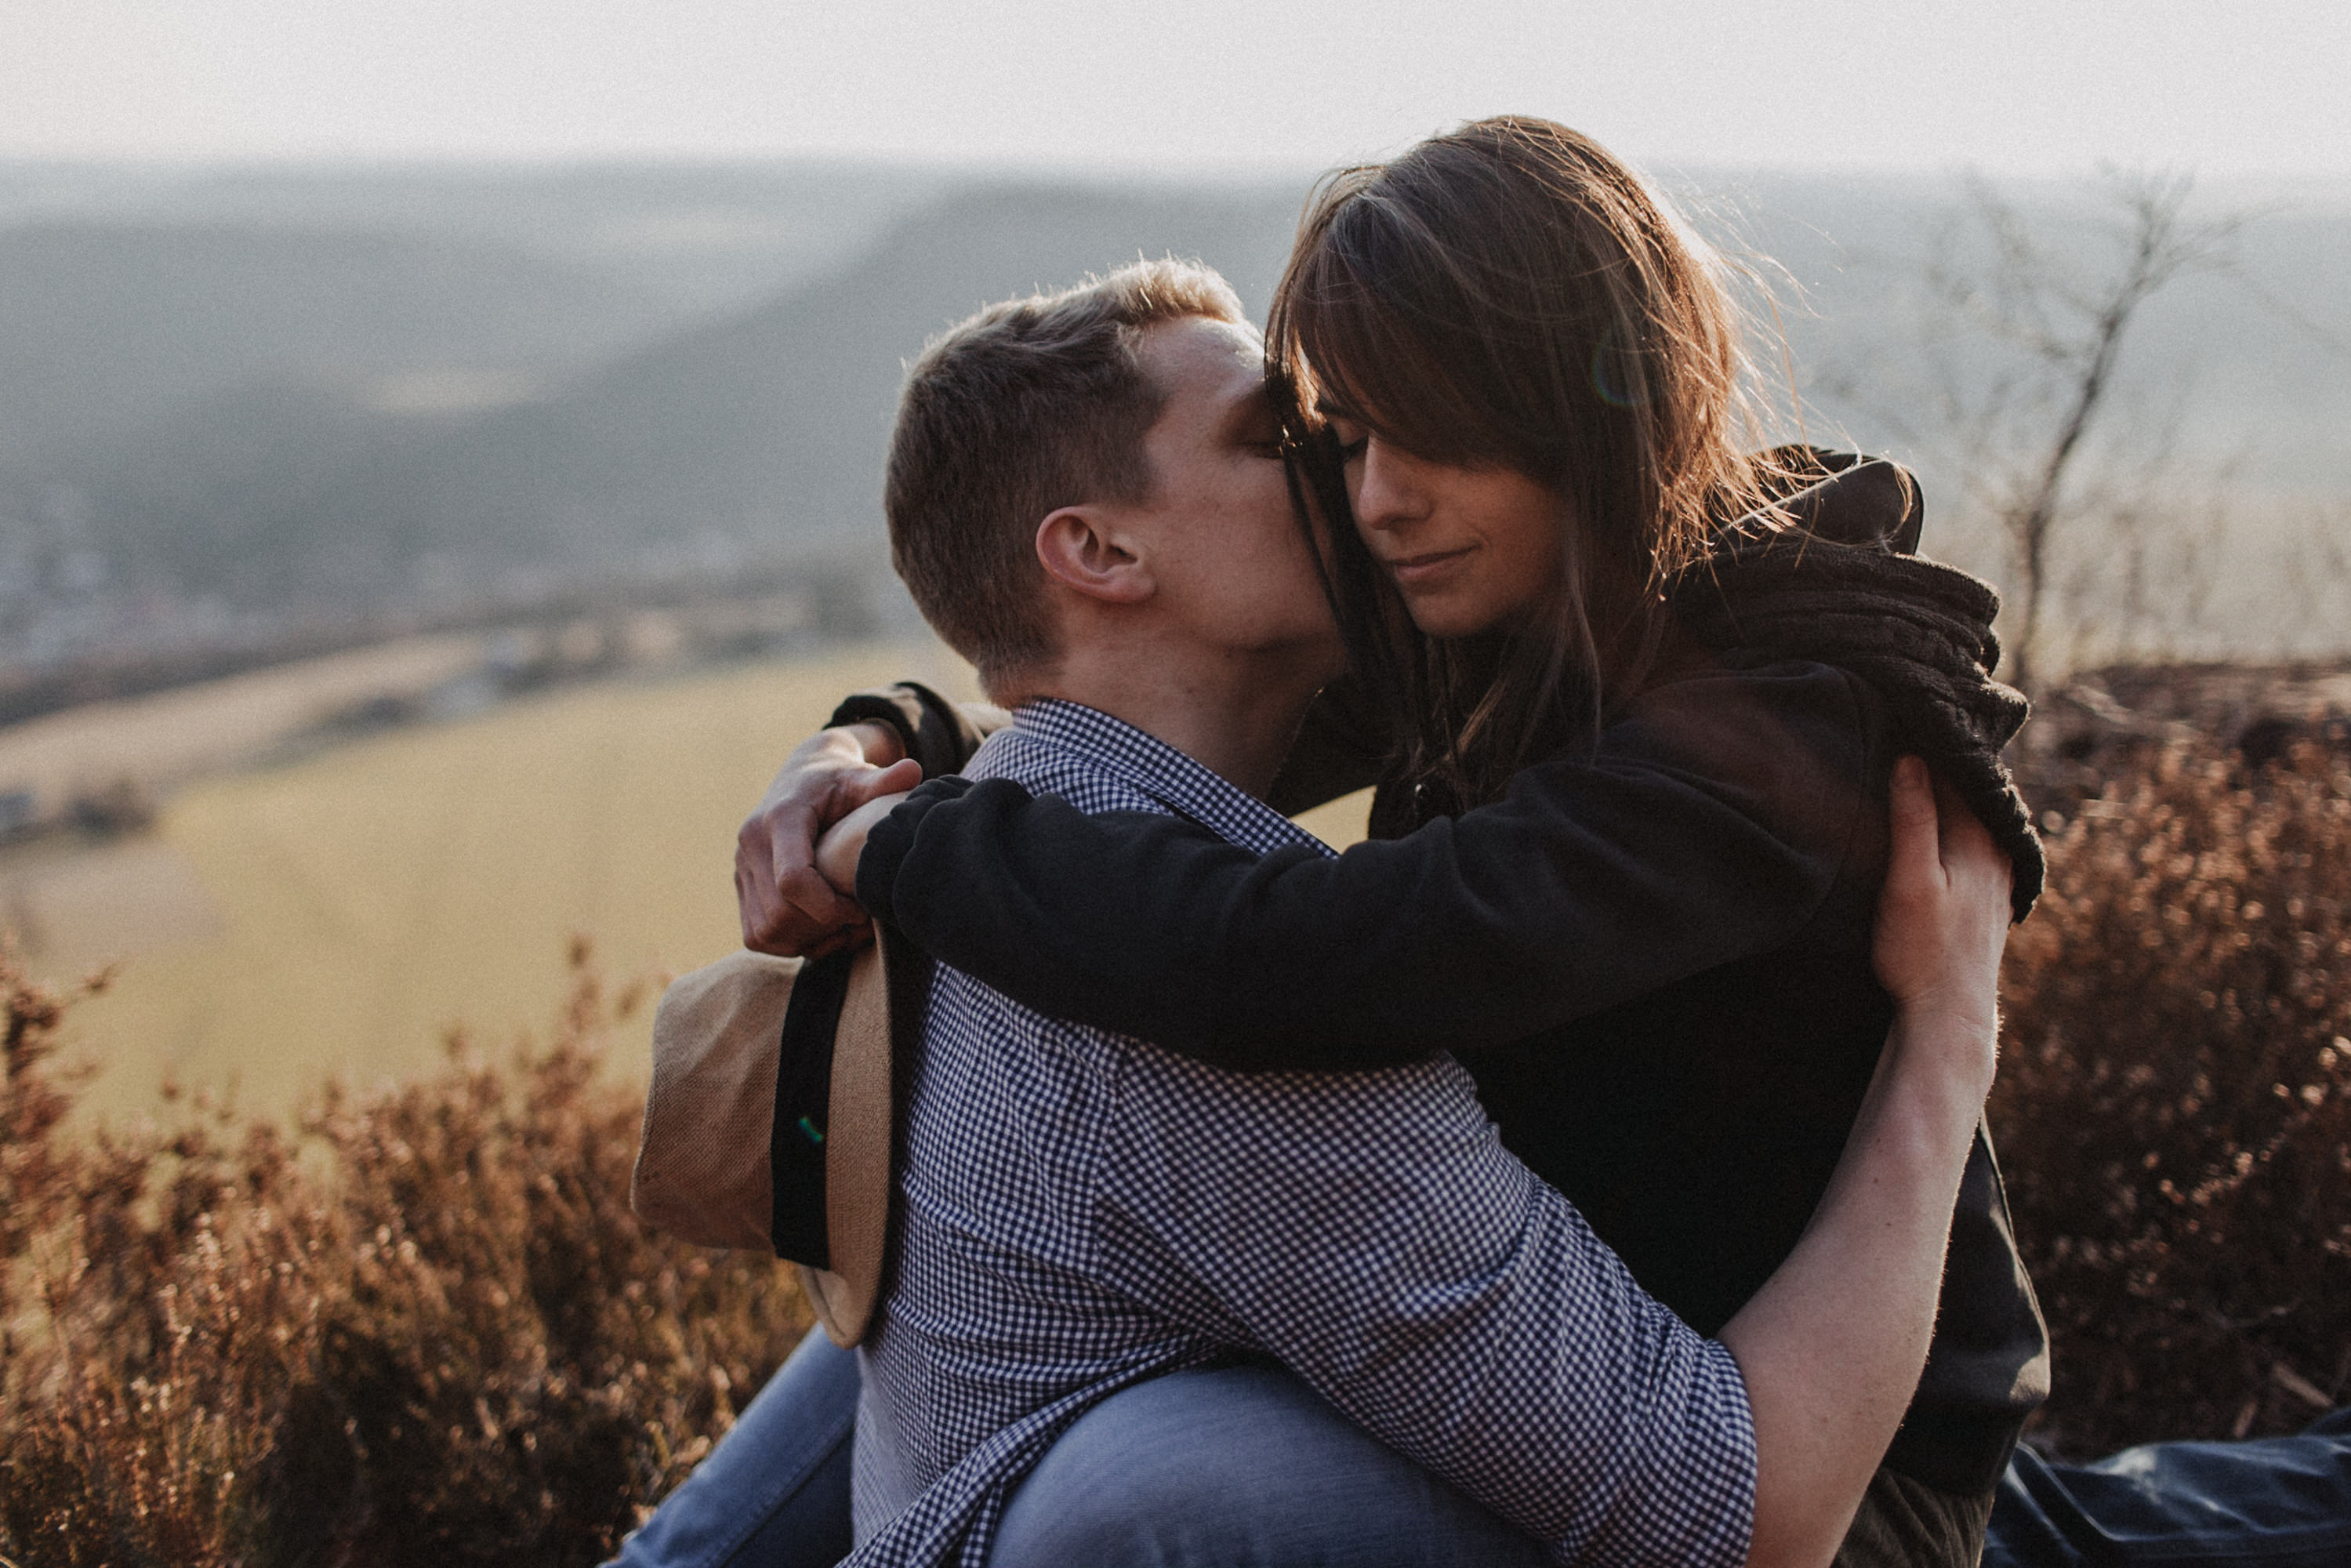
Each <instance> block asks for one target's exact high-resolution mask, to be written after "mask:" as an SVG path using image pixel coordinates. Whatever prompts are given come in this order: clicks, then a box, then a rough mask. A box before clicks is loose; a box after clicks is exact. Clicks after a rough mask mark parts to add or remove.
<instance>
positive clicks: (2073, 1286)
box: [1991, 743, 2351, 1453]
mask: <svg viewBox="0 0 2351 1568" xmlns="http://www.w3.org/2000/svg"><path fill="white" fill-rule="evenodd" d="M2105 775H2106V778H2105V788H2104V791H2103V793H2102V794H2100V795H2098V796H2097V797H2096V798H2094V799H2091V800H2085V801H2084V802H2082V803H2081V804H2080V806H2079V807H2078V808H2077V809H2076V810H2074V815H2073V817H2072V820H2071V821H2069V822H2067V823H2066V824H2065V825H2064V827H2063V828H2062V830H2061V831H2058V832H2057V833H2055V835H2054V836H2053V841H2052V843H2051V846H2050V849H2051V880H2050V888H2049V894H2048V896H2047V897H2046V898H2045V899H2044V900H2043V904H2042V906H2041V908H2040V910H2039V911H2038V912H2037V913H2036V914H2035V915H2034V916H2033V918H2032V920H2030V921H2028V922H2027V923H2026V924H2025V925H2023V926H2022V927H2021V928H2020V929H2019V930H2018V932H2017V933H2016V935H2015V936H2014V937H2013V939H2012V940H2011V944H2010V947H2009V958H2008V964H2007V968H2006V972H2005V975H2004V978H2003V990H2004V993H2005V998H2004V999H2005V1005H2006V1011H2007V1041H2006V1046H2005V1050H2004V1053H2003V1056H2002V1059H2001V1077H2000V1085H1999V1088H1998V1089H1997V1090H1996V1091H1995V1092H1994V1095H1993V1103H1992V1106H1991V1117H1992V1124H1993V1126H1994V1129H1995V1131H1996V1133H1997V1134H1998V1135H1999V1138H2000V1145H2001V1165H2002V1167H2003V1169H2004V1172H2005V1174H2006V1176H2007V1181H2008V1190H2009V1197H2010V1200H2011V1205H2012V1206H2013V1208H2014V1212H2015V1217H2016V1227H2017V1233H2018V1237H2019V1239H2020V1240H2021V1242H2022V1246H2023V1249H2024V1253H2025V1259H2026V1261H2027V1264H2028V1266H2029V1267H2030V1268H2031V1270H2032V1277H2033V1280H2034V1281H2035V1282H2036V1284H2037V1285H2038V1287H2039V1290H2040V1292H2041V1300H2042V1303H2043V1307H2044V1308H2045V1309H2046V1310H2047V1312H2048V1315H2049V1319H2050V1327H2051V1330H2052V1333H2053V1341H2054V1350H2055V1367H2056V1374H2055V1391H2054V1394H2053V1397H2052V1399H2051V1401H2050V1403H2049V1406H2048V1407H2047V1410H2046V1411H2045V1413H2044V1416H2043V1423H2042V1428H2041V1430H2042V1434H2043V1437H2045V1438H2046V1439H2047V1440H2048V1441H2050V1442H2051V1443H2052V1444H2053V1446H2055V1447H2057V1448H2061V1449H2063V1450H2066V1451H2070V1452H2074V1453H2084V1452H2102V1451H2105V1450H2106V1449H2109V1448H2118V1447H2121V1446H2124V1445H2126V1444H2128V1443H2133V1442H2143V1441H2147V1440H2148V1439H2152V1438H2158V1437H2229V1436H2232V1435H2233V1436H2244V1435H2246V1434H2249V1433H2252V1434H2264V1433H2272V1432H2282V1431H2288V1430H2292V1429H2294V1428H2295V1427H2300V1426H2302V1425H2304V1424H2305V1423H2307V1422H2308V1421H2309V1420H2310V1419H2311V1417H2312V1416H2314V1415H2316V1414H2317V1413H2318V1412H2319V1411H2320V1410H2321V1409H2323V1408H2325V1407H2326V1406H2330V1405H2333V1404H2335V1403H2338V1402H2340V1401H2341V1400H2342V1399H2343V1398H2344V1396H2345V1392H2346V1385H2351V1039H2346V1036H2351V759H2346V758H2345V757H2344V756H2343V755H2341V754H2340V753H2330V752H2327V751H2324V750H2320V749H2317V748H2314V747H2301V748H2299V749H2297V750H2295V751H2294V752H2292V753H2290V754H2289V755H2288V756H2287V757H2286V758H2284V759H2283V761H2281V762H2279V763H2277V764H2275V765H2273V766H2271V767H2269V768H2262V769H2259V770H2249V769H2248V768H2246V767H2245V766H2244V765H2243V763H2242V762H2241V760H2239V759H2237V758H2233V757H2231V755H2229V754H2227V753H2226V752H2224V751H2222V750H2221V749H2220V747H2217V746H2212V745H2210V744H2207V743H2188V744H2174V745H2170V746H2164V747H2141V748H2138V749H2137V750H2135V751H2132V752H2129V753H2126V754H2125V755H2122V756H2119V757H2117V758H2113V759H2111V760H2110V761H2108V762H2107V763H2106V764H2105Z"/></svg>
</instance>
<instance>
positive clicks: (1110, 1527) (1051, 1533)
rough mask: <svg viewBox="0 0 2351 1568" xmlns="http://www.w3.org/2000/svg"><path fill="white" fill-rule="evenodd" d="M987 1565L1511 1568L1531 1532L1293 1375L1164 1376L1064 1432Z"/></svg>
mask: <svg viewBox="0 0 2351 1568" xmlns="http://www.w3.org/2000/svg"><path fill="white" fill-rule="evenodd" d="M988 1560H989V1562H990V1563H993V1564H995V1565H996V1568H1067V1565H1068V1564H1072V1563H1084V1564H1087V1565H1088V1568H1440V1565H1451V1564H1457V1563H1458V1564H1476V1565H1477V1568H1520V1565H1521V1564H1528V1565H1531V1564H1535V1563H1548V1562H1550V1560H1551V1559H1550V1557H1549V1555H1548V1554H1547V1553H1545V1552H1544V1551H1543V1550H1542V1548H1541V1546H1540V1545H1539V1544H1537V1543H1536V1542H1535V1541H1534V1540H1533V1538H1531V1536H1527V1535H1524V1534H1521V1533H1520V1531H1517V1530H1516V1529H1514V1528H1512V1527H1511V1526H1510V1525H1509V1524H1507V1523H1505V1522H1504V1521H1502V1520H1500V1519H1499V1518H1497V1517H1496V1516H1495V1515H1494V1514H1492V1513H1489V1512H1488V1511H1486V1510H1485V1509H1484V1508H1481V1507H1480V1506H1479V1505H1478V1504H1477V1503H1475V1502H1472V1501H1470V1500H1469V1499H1468V1498H1466V1497H1464V1496H1463V1495H1462V1494H1461V1493H1459V1492H1458V1491H1456V1490H1453V1489H1452V1488H1451V1487H1450V1486H1447V1484H1446V1483H1445V1482H1443V1481H1441V1480H1439V1479H1437V1478H1436V1477H1435V1476H1432V1475H1430V1474H1429V1473H1428V1472H1427V1471H1426V1470H1424V1469H1421V1468H1420V1467H1419V1466H1418V1465H1416V1464H1414V1463H1413V1462H1412V1461H1411V1460H1409V1459H1407V1458H1405V1457H1404V1456H1403V1455H1401V1454H1399V1453H1397V1452H1396V1451H1395V1449H1393V1448H1388V1447H1386V1446H1385V1445H1384V1444H1383V1443H1381V1442H1380V1441H1379V1440H1378V1439H1377V1438H1375V1437H1373V1436H1371V1434H1369V1433H1368V1432H1365V1431H1364V1430H1363V1428H1361V1427H1357V1426H1356V1425H1355V1424H1354V1423H1353V1422H1352V1421H1349V1420H1348V1419H1347V1418H1346V1417H1345V1416H1342V1415H1340V1414H1339V1413H1338V1412H1337V1411H1336V1410H1334V1409H1332V1407H1331V1406H1329V1405H1327V1404H1325V1403H1323V1401H1322V1399H1321V1398H1320V1397H1319V1396H1316V1395H1315V1394H1314V1392H1313V1391H1312V1390H1311V1389H1309V1388H1308V1387H1307V1386H1306V1385H1304V1384H1303V1383H1301V1382H1300V1381H1299V1380H1298V1379H1297V1378H1296V1377H1294V1376H1292V1375H1290V1374H1289V1373H1288V1372H1285V1371H1282V1370H1281V1369H1280V1368H1278V1367H1270V1366H1259V1365H1246V1366H1227V1367H1216V1368H1207V1369H1200V1370H1194V1371H1188V1372H1171V1373H1169V1374H1167V1375H1165V1376H1163V1377H1155V1378H1153V1379H1151V1380H1150V1381H1149V1382H1147V1383H1141V1384H1137V1385H1135V1386H1134V1387H1132V1388H1129V1389H1125V1390H1123V1391H1122V1392H1121V1393H1119V1394H1116V1395H1113V1396H1112V1397H1110V1398H1108V1399H1106V1400H1104V1401H1102V1403H1101V1404H1100V1405H1097V1406H1094V1407H1093V1408H1092V1410H1090V1411H1088V1412H1087V1413H1086V1414H1085V1415H1084V1416H1082V1417H1081V1418H1080V1419H1079V1420H1078V1421H1077V1423H1076V1424H1075V1425H1073V1426H1072V1427H1071V1428H1070V1429H1069V1430H1068V1431H1067V1432H1065V1433H1063V1434H1062V1436H1061V1440H1060V1441H1058V1442H1056V1443H1055V1444H1054V1445H1053V1447H1052V1448H1051V1450H1050V1452H1048V1453H1047V1454H1046V1456H1045V1458H1044V1459H1043V1460H1042V1461H1041V1462H1040V1463H1039V1465H1038V1466H1037V1468H1036V1469H1034V1470H1033V1471H1031V1472H1030V1473H1029V1479H1027V1481H1026V1482H1025V1483H1023V1485H1022V1486H1021V1488H1020V1490H1019V1491H1017V1492H1015V1493H1014V1494H1013V1497H1012V1500H1011V1502H1010V1504H1009V1505H1008V1507H1007V1508H1006V1510H1005V1513H1004V1520H1003V1522H1002V1524H1001V1526H1000V1527H999V1529H998V1531H997V1536H996V1542H995V1545H994V1548H993V1550H992V1552H991V1553H990V1555H989V1559H988Z"/></svg>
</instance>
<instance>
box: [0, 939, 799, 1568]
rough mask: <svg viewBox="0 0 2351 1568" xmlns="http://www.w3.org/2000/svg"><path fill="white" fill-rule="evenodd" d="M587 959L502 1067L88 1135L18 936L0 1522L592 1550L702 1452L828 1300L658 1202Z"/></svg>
mask: <svg viewBox="0 0 2351 1568" xmlns="http://www.w3.org/2000/svg"><path fill="white" fill-rule="evenodd" d="M573 957H574V983H573V988H572V993H571V996H570V999H569V1004H568V1005H567V1007H566V1008H565V1009H564V1012H563V1014H562V1017H561V1019H559V1023H558V1025H557V1027H556V1029H555V1030H554V1032H553V1037H552V1041H551V1043H549V1044H548V1045H546V1046H545V1047H543V1048H538V1049H527V1048H520V1049H518V1050H517V1052H516V1054H515V1056H514V1059H513V1060H512V1061H510V1062H509V1063H507V1064H506V1065H503V1066H500V1065H493V1064H490V1063H487V1062H485V1061H481V1060H479V1059H478V1058H477V1057H475V1054H474V1053H473V1052H472V1051H470V1049H469V1048H468V1047H467V1045H466V1044H465V1040H463V1039H462V1037H459V1038H455V1039H453V1040H452V1042H451V1058H452V1060H451V1062H450V1065H449V1066H448V1067H447V1068H446V1069H444V1071H441V1072H439V1073H438V1074H436V1075H434V1076H433V1077H430V1078H428V1079H426V1080H424V1081H423V1082H416V1083H413V1084H411V1085H409V1086H407V1087H405V1088H402V1089H400V1090H398V1091H396V1092H383V1093H380V1094H372V1095H360V1096H354V1095H351V1094H349V1093H345V1092H329V1094H328V1096H327V1097H326V1098H325V1099H324V1101H323V1102H322V1103H320V1104H319V1106H318V1107H317V1108H316V1109H315V1110H314V1111H313V1112H312V1113H309V1114H308V1115H307V1116H305V1117H304V1118H303V1119H302V1122H301V1124H300V1126H299V1128H298V1132H297V1133H296V1134H291V1135H289V1134H284V1133H281V1132H279V1131H278V1130H277V1129H276V1128H274V1127H273V1126H271V1125H270V1124H266V1123H253V1124H238V1123H237V1122H236V1121H235V1118H233V1117H231V1116H230V1115H228V1114H226V1113H220V1112H200V1113H197V1114H194V1115H192V1116H191V1117H189V1118H188V1119H187V1121H186V1123H185V1124H184V1125H183V1126H181V1127H179V1128H177V1129H175V1130H172V1131H168V1132H157V1131H152V1130H150V1131H133V1132H127V1133H126V1132H120V1131H108V1132H103V1133H100V1134H94V1135H89V1136H73V1137H68V1136H67V1135H65V1134H64V1133H63V1131H62V1129H61V1125H60V1123H61V1119H62V1117H63V1116H64V1114H65V1112H66V1110H67V1108H68V1103H69V1094H68V1089H69V1084H68V1083H61V1082H60V1080H59V1075H58V1074H57V1072H56V1071H55V1062H54V1061H53V1060H52V1054H53V1052H54V1051H55V1049H56V1046H57V1038H58V1028H59V1023H60V1019H61V1016H62V1014H63V1011H64V1009H65V1006H66V1001H65V1000H64V999H61V998H58V997H57V996H55V995H53V994H51V993H48V992H46V991H44V990H42V989H41V988H37V987H36V986H33V985H31V984H30V983H29V982H27V981H26V979H25V977H23V975H22V974H21V973H20V972H18V971H17V970H16V967H15V966H14V964H13V963H12V962H0V1001H5V1009H6V1023H7V1034H6V1061H5V1068H6V1074H7V1076H6V1080H5V1084H0V1336H5V1337H0V1358H5V1359H0V1553H5V1555H7V1556H9V1557H11V1558H14V1559H15V1560H16V1561H17V1562H18V1563H22V1564H24V1565H25V1568H36V1565H47V1564H60V1565H63V1564H72V1565H77V1568H78V1565H81V1564H99V1563H108V1564H114V1565H116V1568H126V1565H131V1564H146V1563H155V1564H172V1565H173V1568H202V1565H205V1564H214V1563H256V1564H274V1563H287V1564H293V1563H303V1564H309V1563H319V1564H328V1563H352V1564H377V1563H382V1564H393V1563H400V1564H405V1563H512V1564H528V1563H564V1564H572V1565H576V1564H580V1563H590V1562H593V1561H595V1560H597V1559H598V1558H599V1557H600V1556H601V1555H603V1554H605V1553H607V1552H610V1551H611V1549H612V1548H613V1547H614V1546H615V1545H616V1544H617V1543H618V1542H619V1539H620V1536H621V1535H622V1532H623V1531H626V1530H627V1529H629V1528H630V1527H631V1526H632V1525H633V1524H634V1523H635V1522H636V1521H637V1520H638V1519H639V1518H640V1517H642V1512H641V1510H642V1505H643V1504H645V1503H647V1502H649V1501H651V1500H655V1499H657V1498H658V1497H659V1496H660V1495H661V1494H662V1493H663V1492H664V1491H665V1490H668V1488H670V1487H671V1486H673V1485H674V1484H675V1483H676V1482H677V1481H678V1480H680V1479H683V1478H684V1474H685V1472H686V1471H687V1470H688V1469H690V1468H691V1467H692V1465H693V1463H694V1461H695V1460H696V1459H697V1458H700V1457H701V1456H702V1454H703V1453H705V1452H706V1451H707V1449H708V1447H709V1444H710V1441H711V1440H712V1439H713V1438H715V1437H716V1436H717V1435H718V1434H720V1433H721V1432H723V1431H724V1430H725V1429H726V1427H727V1426H728V1425H730V1424H731V1423H732V1421H733V1418H734V1410H735V1406H736V1404H737V1400H738V1398H742V1397H747V1396H748V1395H749V1393H750V1391H752V1390H754V1389H756V1388H757V1387H758V1385H759V1383H760V1382H761V1381H762V1380H763V1379H764V1378H765V1377H766V1376H767V1375H768V1373H769V1372H770V1371H771V1370H772V1369H773V1368H774V1366H775V1364H776V1362H777V1361H778V1359H779V1357H780V1356H781V1354H783V1352H785V1351H786V1350H788V1349H789V1347H790V1345H791V1343H793V1341H794V1340H795V1338H796V1337H797V1335H798V1333H799V1330H800V1329H801V1328H802V1327H803V1326H804V1325H805V1323H806V1322H807V1314H806V1311H805V1308H804V1307H803V1305H802V1304H801V1302H800V1301H799V1296H798V1294H797V1291H795V1290H794V1289H793V1288H791V1287H790V1285H789V1283H788V1281H787V1280H786V1279H785V1278H784V1277H783V1276H782V1275H780V1274H779V1273H778V1269H777V1266H776V1265H775V1264H773V1263H772V1262H769V1261H767V1260H758V1259H755V1258H747V1257H744V1256H741V1255H732V1256H721V1255H716V1254H712V1253H708V1252H705V1251H703V1250H701V1249H695V1248H690V1247H686V1246H684V1245H683V1244H679V1243H674V1242H672V1241H669V1240H666V1239H662V1238H658V1237H654V1236H652V1235H649V1234H647V1233H646V1232H644V1231H643V1230H642V1229H640V1228H639V1227H638V1226H637V1224H636V1221H635V1220H634V1218H632V1216H631V1214H630V1213H629V1209H628V1204H627V1200H626V1193H627V1183H628V1174H629V1165H630V1161H631V1159H632V1156H633V1155H634V1152H635V1148H636V1134H637V1117H638V1113H639V1104H640V1102H639V1101H638V1099H637V1097H636V1096H635V1095H634V1094H633V1093H632V1092H628V1091H626V1090H623V1089H619V1088H616V1087H613V1086H611V1085H607V1084H604V1083H601V1082H599V1081H598V1079H597V1078H596V1076H595V1064H596V1061H597V1059H598V1056H599V1054H600V1051H601V1046H602V1042H603V1040H604V1038H605V1035H606V1033H607V1031H608V1030H609V1029H610V1027H611V1024H612V1023H613V1022H614V1021H615V1020H616V1019H618V1018H619V1017H621V1016H623V1015H624V1014H625V1013H626V1012H627V1010H628V1009H629V1007H630V1006H631V1004H632V998H628V997H622V998H607V997H606V995H605V994H604V991H603V988H602V987H601V984H600V982H599V980H598V978H597V976H596V974H595V971H594V969H593V967H592V966H591V965H590V961H589V957H588V955H587V952H586V949H585V946H584V945H576V946H575V949H574V955H573Z"/></svg>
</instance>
